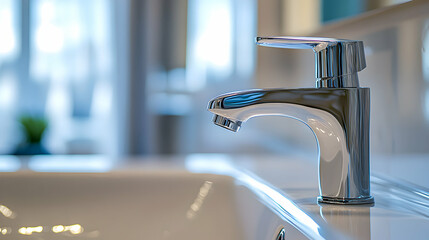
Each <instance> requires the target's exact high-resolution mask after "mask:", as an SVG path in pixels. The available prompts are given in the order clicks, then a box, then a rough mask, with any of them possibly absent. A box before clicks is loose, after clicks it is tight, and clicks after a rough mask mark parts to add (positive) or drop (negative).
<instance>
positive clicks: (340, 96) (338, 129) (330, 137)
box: [208, 37, 374, 204]
mask: <svg viewBox="0 0 429 240" xmlns="http://www.w3.org/2000/svg"><path fill="white" fill-rule="evenodd" d="M257 44H259V45H262V46H268V47H278V48H301V49H302V48H309V49H313V51H314V53H315V60H316V63H315V64H316V82H317V87H318V88H302V89H262V90H261V89H257V90H248V91H239V92H233V93H229V94H224V95H221V96H218V97H216V98H214V99H212V100H211V101H210V102H209V105H208V110H209V111H210V112H212V113H213V114H214V118H213V122H214V123H215V124H216V125H218V126H221V127H224V128H226V129H228V130H231V131H237V130H238V129H239V128H240V126H241V125H242V123H243V122H245V121H247V120H248V119H250V118H252V117H256V116H265V115H279V116H286V117H290V118H293V119H296V120H299V121H301V122H303V123H304V124H306V125H307V126H308V127H309V128H310V129H311V130H312V132H313V133H314V135H315V136H316V140H317V144H318V150H319V193H320V196H319V197H318V201H319V202H325V203H334V204H368V203H369V204H370V203H373V202H374V200H373V198H372V196H371V195H370V181H369V168H370V164H369V127H370V126H369V115H370V90H369V88H360V87H359V81H358V75H357V72H358V71H361V70H363V69H364V68H365V67H366V63H365V55H364V51H363V43H362V42H361V41H351V40H342V39H332V38H306V37H258V38H257Z"/></svg>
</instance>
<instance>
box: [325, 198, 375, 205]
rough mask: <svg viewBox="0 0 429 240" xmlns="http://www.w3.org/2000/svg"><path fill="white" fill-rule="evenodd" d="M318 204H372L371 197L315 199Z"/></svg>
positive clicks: (372, 199)
mask: <svg viewBox="0 0 429 240" xmlns="http://www.w3.org/2000/svg"><path fill="white" fill-rule="evenodd" d="M317 202H319V203H329V204H341V205H358V204H374V198H373V197H372V196H369V197H364V198H332V197H323V196H319V197H317Z"/></svg>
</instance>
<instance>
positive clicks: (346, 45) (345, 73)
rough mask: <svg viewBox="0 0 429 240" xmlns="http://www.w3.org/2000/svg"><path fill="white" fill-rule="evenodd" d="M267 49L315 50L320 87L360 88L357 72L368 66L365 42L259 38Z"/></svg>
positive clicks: (317, 81)
mask: <svg viewBox="0 0 429 240" xmlns="http://www.w3.org/2000/svg"><path fill="white" fill-rule="evenodd" d="M256 44H258V45H261V46H266V47H276V48H293V49H313V51H314V56H315V67H316V70H315V72H316V84H317V87H323V88H343V87H359V81H358V77H357V72H359V71H362V70H363V69H364V68H365V67H366V62H365V53H364V48H363V43H362V41H352V40H345V39H333V38H313V37H257V39H256Z"/></svg>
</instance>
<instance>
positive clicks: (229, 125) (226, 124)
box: [213, 114, 241, 132]
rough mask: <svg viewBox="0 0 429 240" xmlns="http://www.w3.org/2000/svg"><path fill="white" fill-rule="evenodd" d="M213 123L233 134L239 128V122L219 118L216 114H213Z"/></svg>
mask: <svg viewBox="0 0 429 240" xmlns="http://www.w3.org/2000/svg"><path fill="white" fill-rule="evenodd" d="M213 123H214V124H216V125H218V126H221V127H223V128H226V129H228V130H230V131H233V132H237V131H238V129H240V126H241V121H234V120H231V119H229V118H226V117H222V116H219V115H217V114H215V115H214V117H213Z"/></svg>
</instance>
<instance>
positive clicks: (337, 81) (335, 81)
mask: <svg viewBox="0 0 429 240" xmlns="http://www.w3.org/2000/svg"><path fill="white" fill-rule="evenodd" d="M316 87H317V88H358V87H359V78H358V74H357V73H352V74H347V75H342V76H338V77H327V78H317V81H316Z"/></svg>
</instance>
